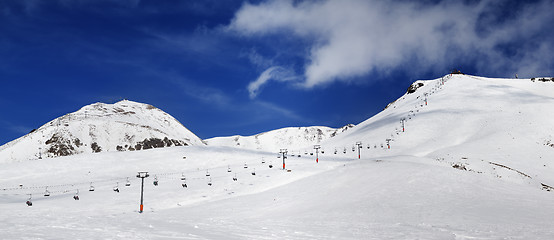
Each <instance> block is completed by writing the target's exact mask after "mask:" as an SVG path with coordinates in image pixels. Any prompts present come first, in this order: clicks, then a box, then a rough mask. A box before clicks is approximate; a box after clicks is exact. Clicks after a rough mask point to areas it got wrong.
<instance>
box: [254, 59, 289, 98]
mask: <svg viewBox="0 0 554 240" xmlns="http://www.w3.org/2000/svg"><path fill="white" fill-rule="evenodd" d="M295 79H297V77H296V76H295V75H294V74H293V73H292V72H291V71H289V70H287V69H286V68H283V67H279V66H275V67H270V68H268V69H267V70H265V71H264V72H263V73H262V74H260V76H259V77H258V79H256V81H253V82H250V84H248V93H249V94H250V98H255V97H256V96H257V95H258V93H259V92H260V90H261V87H262V86H263V85H265V84H266V83H267V82H268V81H270V80H274V81H278V82H287V81H292V80H295Z"/></svg>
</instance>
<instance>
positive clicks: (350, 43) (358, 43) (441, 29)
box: [227, 0, 554, 97]
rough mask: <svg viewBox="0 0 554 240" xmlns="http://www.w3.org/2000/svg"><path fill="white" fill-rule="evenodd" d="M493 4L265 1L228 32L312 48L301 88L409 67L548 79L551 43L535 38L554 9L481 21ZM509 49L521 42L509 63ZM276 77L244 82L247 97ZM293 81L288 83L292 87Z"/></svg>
mask: <svg viewBox="0 0 554 240" xmlns="http://www.w3.org/2000/svg"><path fill="white" fill-rule="evenodd" d="M495 4H498V2H497V1H493V0H486V1H481V2H478V3H473V4H464V3H461V1H443V2H439V3H437V4H423V3H413V2H412V1H395V2H390V1H377V0H323V1H300V2H298V1H292V0H270V1H265V2H262V3H260V4H249V3H246V4H244V5H243V6H242V8H241V9H239V10H238V11H237V12H236V14H235V17H234V18H233V20H232V21H231V23H230V24H229V26H228V27H227V29H228V30H231V31H233V32H236V33H238V34H241V35H243V36H247V37H254V36H264V35H269V34H274V35H284V34H288V35H290V34H292V35H294V36H296V37H298V38H303V39H308V40H310V41H312V42H314V44H313V45H311V46H310V47H311V49H310V51H307V52H308V53H307V55H306V56H304V57H305V66H304V73H303V75H304V76H303V78H302V80H301V83H300V84H301V85H302V86H303V87H306V88H311V87H314V86H317V85H325V84H327V83H330V82H333V81H352V79H355V78H356V77H359V76H364V75H367V74H370V73H372V72H374V71H380V72H382V71H385V72H386V71H390V70H391V69H395V68H397V67H400V66H402V67H403V68H410V69H405V70H406V71H417V70H418V69H421V68H423V69H425V70H423V71H428V69H432V70H433V71H436V72H444V71H445V70H448V69H449V68H451V67H455V66H452V65H453V64H460V63H464V62H465V63H470V62H475V63H476V68H477V71H479V72H482V73H488V74H493V73H501V72H509V73H510V74H512V73H513V72H515V71H520V72H528V70H530V69H532V70H533V71H535V72H534V73H535V74H540V73H543V74H549V73H552V70H551V69H552V59H553V57H552V56H549V55H550V54H551V53H552V51H551V50H552V49H553V48H554V47H553V46H554V43H553V41H552V40H549V39H550V38H548V37H546V38H544V39H541V38H540V34H538V33H541V31H543V32H544V31H545V29H550V27H549V25H550V24H551V23H552V21H553V20H554V17H552V13H551V12H552V10H553V9H554V3H553V2H552V1H542V2H539V3H536V4H528V5H521V6H523V7H522V8H520V9H511V11H514V12H517V14H514V17H507V18H506V19H504V20H502V21H499V23H486V22H483V20H487V19H486V17H488V16H490V15H491V14H490V12H489V11H491V9H495V7H496V5H495ZM510 13H512V12H510ZM548 31H550V30H548ZM549 34H550V33H549ZM533 36H537V37H538V38H533ZM547 36H552V35H547ZM530 40H532V41H534V42H538V44H535V43H534V44H531V43H529V42H530ZM514 42H521V43H522V45H521V47H520V48H518V49H516V50H514V51H515V52H516V53H515V56H506V53H505V52H503V51H505V50H504V49H502V48H498V46H499V45H502V44H510V43H514ZM461 59H462V60H461ZM541 59H542V60H541ZM278 69H279V71H283V70H282V68H278ZM274 71H275V69H274V68H268V69H267V70H266V71H264V72H263V73H262V74H261V75H260V77H258V79H257V80H256V81H254V82H252V83H250V85H249V86H248V89H249V91H250V94H251V96H254V97H255V96H256V95H257V93H258V90H259V88H260V87H261V86H262V85H263V84H265V83H266V82H267V80H268V79H271V78H272V76H271V75H272V73H273V72H274ZM528 73H529V74H530V73H531V72H528ZM508 75H509V74H508ZM520 76H521V74H520ZM296 80H297V81H293V82H295V84H298V78H297V79H296Z"/></svg>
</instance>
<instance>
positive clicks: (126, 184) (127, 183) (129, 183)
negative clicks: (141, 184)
mask: <svg viewBox="0 0 554 240" xmlns="http://www.w3.org/2000/svg"><path fill="white" fill-rule="evenodd" d="M129 186H131V182H130V181H129V178H127V182H126V183H125V187H129Z"/></svg>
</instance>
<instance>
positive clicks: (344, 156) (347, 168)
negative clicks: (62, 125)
mask: <svg viewBox="0 0 554 240" xmlns="http://www.w3.org/2000/svg"><path fill="white" fill-rule="evenodd" d="M419 82H421V83H423V86H422V87H420V88H418V89H417V90H416V91H415V92H414V93H411V94H406V95H404V96H402V97H400V98H399V99H398V100H397V101H395V102H394V103H392V104H391V105H389V107H388V108H387V109H385V110H384V111H383V112H381V113H379V114H377V115H376V116H374V117H372V118H370V119H368V120H366V121H364V122H362V123H360V124H358V125H356V126H355V127H353V128H352V129H349V130H348V131H346V132H344V133H341V134H339V135H337V136H335V137H332V138H328V139H326V140H323V141H321V142H320V143H314V144H321V146H322V149H325V151H324V153H319V156H318V157H319V162H318V163H316V162H315V157H316V156H315V155H309V154H305V153H306V152H310V151H311V150H312V149H313V147H312V148H310V149H308V148H307V147H304V146H302V147H298V148H297V149H295V148H292V147H290V146H289V148H290V149H289V151H291V152H297V153H301V154H295V156H292V155H289V157H288V158H287V159H286V166H285V168H286V169H288V170H290V171H285V170H282V163H283V162H282V161H283V160H282V159H281V158H277V153H276V152H273V151H264V150H256V149H247V148H237V147H229V146H217V145H210V144H209V145H191V146H179V147H171V148H157V149H149V150H143V151H126V152H101V153H94V154H93V153H83V154H77V155H72V156H66V157H58V158H51V159H43V160H31V161H19V162H6V161H0V162H1V163H0V164H1V165H0V166H1V167H0V212H2V214H0V226H2V227H1V230H2V232H1V234H2V238H3V239H75V238H78V239H130V238H133V239H552V238H554V228H552V226H551V223H552V222H553V221H554V215H553V214H552V210H554V201H553V200H554V192H553V191H547V190H548V189H549V188H548V187H544V186H543V184H544V185H546V186H553V185H554V178H553V176H552V175H554V174H553V173H554V169H553V165H554V162H553V161H554V148H553V147H552V146H551V144H552V143H553V139H552V134H553V132H554V131H552V130H553V128H554V122H553V121H554V120H552V119H554V118H552V117H553V116H552V114H553V113H554V109H553V108H554V83H549V82H532V81H530V80H529V79H491V78H482V77H474V76H467V75H453V76H445V77H443V78H439V79H435V80H427V81H419ZM425 93H427V95H425ZM425 97H426V98H427V104H425ZM402 118H406V120H405V122H404V128H405V129H404V131H402V125H401V122H400V119H402ZM386 139H392V140H391V141H390V149H389V148H388V147H387V144H386V141H385V140H386ZM357 142H360V143H361V146H362V148H361V149H359V150H360V159H358V151H357V150H358V149H356V148H355V149H354V150H355V151H352V146H355V147H356V143H357ZM381 144H383V147H381ZM368 146H369V147H370V148H369V149H368ZM335 148H336V149H337V153H336V154H335V151H334V150H335ZM345 148H346V151H344V149H345ZM345 152H346V153H345ZM297 155H300V157H298V156H297ZM245 165H246V167H247V168H245ZM270 165H271V166H272V168H270V167H269V166H270ZM229 170H231V172H228V171H229ZM138 171H148V172H149V174H150V176H149V177H148V178H146V179H145V185H144V206H145V208H144V212H143V213H142V214H139V213H138V210H139V201H140V179H138V178H137V177H136V176H135V175H136V174H137V172H138ZM252 173H255V175H253V174H252ZM235 174H236V175H235ZM206 175H209V176H206ZM183 177H184V178H185V180H182V178H183ZM234 177H236V178H237V181H233V178H234ZM155 179H157V180H158V186H154V184H153V181H154V180H155ZM127 181H129V183H130V186H128V187H127V186H125V185H126V183H127ZM184 183H186V184H187V187H186V188H184V187H183V186H182V185H183V184H184ZM208 183H211V184H212V185H211V186H210V185H208ZM91 185H92V186H94V188H95V190H94V191H92V192H91V191H89V189H90V186H91ZM115 187H117V188H118V189H119V192H115V191H114V188H115ZM46 190H48V191H49V192H50V194H51V195H50V196H44V193H45V192H46ZM77 190H78V193H77ZM28 194H31V200H32V202H33V206H32V207H28V206H27V205H26V204H25V201H27V200H28V198H29V195H28ZM76 194H78V195H79V197H80V200H74V199H73V196H74V195H76Z"/></svg>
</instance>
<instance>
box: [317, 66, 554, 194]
mask: <svg viewBox="0 0 554 240" xmlns="http://www.w3.org/2000/svg"><path fill="white" fill-rule="evenodd" d="M548 79H550V78H548ZM414 85H415V86H417V88H415V87H410V90H412V91H408V92H407V93H406V94H405V95H404V96H402V97H401V98H399V99H398V100H397V101H395V102H393V103H391V104H390V105H389V106H388V107H387V108H386V109H385V110H384V111H382V112H381V113H379V114H377V115H375V116H374V117H372V118H370V119H368V120H366V121H364V122H362V123H360V124H358V125H357V126H355V127H354V128H353V129H351V130H350V131H348V132H346V133H344V134H341V135H339V136H337V137H336V138H332V139H329V140H328V141H325V142H323V143H322V144H321V145H322V146H325V147H327V148H333V149H338V154H343V152H347V153H349V154H351V155H354V156H356V157H357V154H358V153H357V146H358V145H356V143H361V147H362V148H361V149H360V150H361V155H362V156H371V157H380V156H392V155H412V156H418V157H426V158H432V159H435V160H436V161H437V162H440V163H443V164H445V165H452V166H453V167H455V168H458V169H461V170H466V171H474V172H480V173H484V174H489V175H493V176H495V177H499V178H507V179H511V180H513V181H517V182H529V181H531V182H533V184H535V185H537V186H539V187H543V188H545V189H550V188H549V186H553V185H554V174H552V173H553V172H554V148H553V147H552V146H553V145H552V143H553V142H554V82H551V81H532V80H531V79H493V78H484V77H475V76H468V75H462V74H454V75H452V76H449V75H448V76H445V77H443V78H439V79H435V80H428V81H417V82H416V83H414ZM414 85H412V86H414ZM410 92H411V93H410ZM387 139H388V140H387ZM387 141H388V143H389V145H387ZM389 146H390V149H389ZM345 150H346V151H345ZM352 151H354V154H352ZM543 184H545V185H547V186H543ZM551 190H554V189H551Z"/></svg>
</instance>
